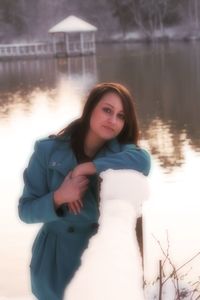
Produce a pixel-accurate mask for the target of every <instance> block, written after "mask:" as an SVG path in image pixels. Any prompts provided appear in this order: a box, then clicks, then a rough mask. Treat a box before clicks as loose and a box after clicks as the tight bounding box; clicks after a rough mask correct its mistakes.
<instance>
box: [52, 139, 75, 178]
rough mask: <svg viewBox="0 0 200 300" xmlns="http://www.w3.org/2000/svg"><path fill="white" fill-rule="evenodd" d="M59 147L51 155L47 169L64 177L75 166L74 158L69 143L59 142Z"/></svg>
mask: <svg viewBox="0 0 200 300" xmlns="http://www.w3.org/2000/svg"><path fill="white" fill-rule="evenodd" d="M59 143H60V145H59V147H56V150H55V151H54V152H53V154H52V155H51V158H50V161H49V169H52V170H56V171H57V172H59V173H61V174H62V175H63V176H66V175H67V174H68V172H69V171H70V170H73V169H74V168H75V166H76V165H77V160H76V157H75V155H74V153H73V151H72V149H71V147H70V144H69V141H64V142H59Z"/></svg>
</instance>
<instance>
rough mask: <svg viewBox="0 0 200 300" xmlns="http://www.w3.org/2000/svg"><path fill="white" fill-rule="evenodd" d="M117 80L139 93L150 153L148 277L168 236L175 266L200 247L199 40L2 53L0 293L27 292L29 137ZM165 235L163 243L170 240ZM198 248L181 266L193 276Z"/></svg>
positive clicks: (54, 125) (75, 112)
mask: <svg viewBox="0 0 200 300" xmlns="http://www.w3.org/2000/svg"><path fill="white" fill-rule="evenodd" d="M102 81H119V82H121V83H123V84H125V85H126V86H128V87H129V88H130V90H131V91H132V92H133V94H134V96H135V99H136V107H137V112H138V117H139V121H140V129H141V145H142V146H143V147H145V148H146V149H147V150H148V151H149V152H150V153H151V155H152V170H151V174H150V176H149V181H150V185H151V197H150V199H149V201H148V202H146V204H145V206H144V217H143V219H144V244H145V278H146V280H147V281H151V280H154V279H155V278H156V276H157V271H158V261H159V259H160V258H163V255H162V251H161V249H160V246H159V245H158V242H157V241H156V240H159V241H160V243H161V245H162V248H163V250H164V251H167V248H168V244H169V255H170V258H171V259H172V261H173V263H174V264H175V265H176V266H177V267H179V266H180V265H182V264H184V263H185V262H186V261H187V260H189V259H190V258H191V257H193V256H194V255H195V254H196V253H197V252H199V251H200V234H199V228H200V218H199V216H200V192H199V171H200V130H199V118H200V84H199V83H200V44H199V43H191V44H187V43H168V44H147V45H143V44H112V45H111V44H110V45H106V44H105V45H97V54H96V55H95V56H88V57H74V58H69V59H40V60H20V61H12V62H0V137H1V155H0V166H1V169H0V182H1V209H0V222H1V226H0V238H1V246H0V265H1V276H0V299H1V298H2V299H4V298H3V297H11V298H13V297H14V298H15V299H16V298H17V297H20V299H22V298H23V297H26V296H28V295H29V294H30V283H29V277H28V276H29V267H28V265H29V260H30V248H31V244H32V241H33V238H34V235H35V234H36V232H37V230H38V228H39V226H40V225H38V224H36V225H32V224H30V225H26V224H23V223H22V222H20V221H19V219H18V216H17V205H18V198H19V195H20V193H21V190H22V172H23V169H24V168H25V166H26V164H27V162H28V158H29V157H30V154H31V152H32V150H33V144H34V141H35V140H36V139H38V138H42V137H45V136H47V135H49V134H50V133H55V132H58V130H60V129H61V128H63V127H64V126H65V125H66V124H67V123H69V122H70V121H71V120H73V119H74V118H76V117H77V116H79V114H80V111H81V108H82V105H83V103H84V98H85V96H86V94H87V92H88V90H89V89H90V88H91V87H92V86H93V85H94V84H95V83H97V82H102ZM167 237H168V240H169V242H167ZM199 270H200V256H198V257H197V258H195V260H194V261H193V262H192V263H190V264H188V265H186V267H185V268H184V269H182V272H181V273H180V274H187V275H186V277H185V278H186V280H190V281H192V282H196V281H197V280H199V279H200V271H199Z"/></svg>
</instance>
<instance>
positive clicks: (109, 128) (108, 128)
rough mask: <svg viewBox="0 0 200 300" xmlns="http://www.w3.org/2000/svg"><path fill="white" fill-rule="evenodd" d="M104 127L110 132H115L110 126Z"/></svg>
mask: <svg viewBox="0 0 200 300" xmlns="http://www.w3.org/2000/svg"><path fill="white" fill-rule="evenodd" d="M103 127H104V128H105V129H107V130H109V131H112V132H114V131H115V130H114V129H113V128H112V127H109V126H106V125H104V126H103Z"/></svg>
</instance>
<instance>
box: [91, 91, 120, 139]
mask: <svg viewBox="0 0 200 300" xmlns="http://www.w3.org/2000/svg"><path fill="white" fill-rule="evenodd" d="M124 123H125V115H124V109H123V105H122V101H121V99H120V97H119V96H118V95H117V94H115V93H112V92H110V93H107V94H105V95H104V96H103V97H102V98H101V100H100V101H99V102H98V104H97V105H96V107H95V108H94V110H93V112H92V114H91V118H90V129H89V131H90V134H91V133H92V134H93V136H95V137H96V138H99V139H102V140H104V141H106V140H110V139H112V138H115V137H116V136H118V135H119V133H120V132H121V131H122V129H123V127H124Z"/></svg>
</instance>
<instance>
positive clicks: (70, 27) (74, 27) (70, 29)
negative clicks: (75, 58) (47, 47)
mask: <svg viewBox="0 0 200 300" xmlns="http://www.w3.org/2000/svg"><path fill="white" fill-rule="evenodd" d="M95 31H97V27H95V26H93V25H91V24H89V23H87V22H85V21H84V20H82V19H80V18H77V17H75V16H69V17H68V18H66V19H64V20H63V21H61V22H60V23H58V24H57V25H55V26H54V27H52V28H51V29H50V30H49V33H50V34H51V35H52V40H53V48H54V54H55V55H56V56H66V55H67V56H72V55H85V54H93V53H95V51H96V47H95Z"/></svg>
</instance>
